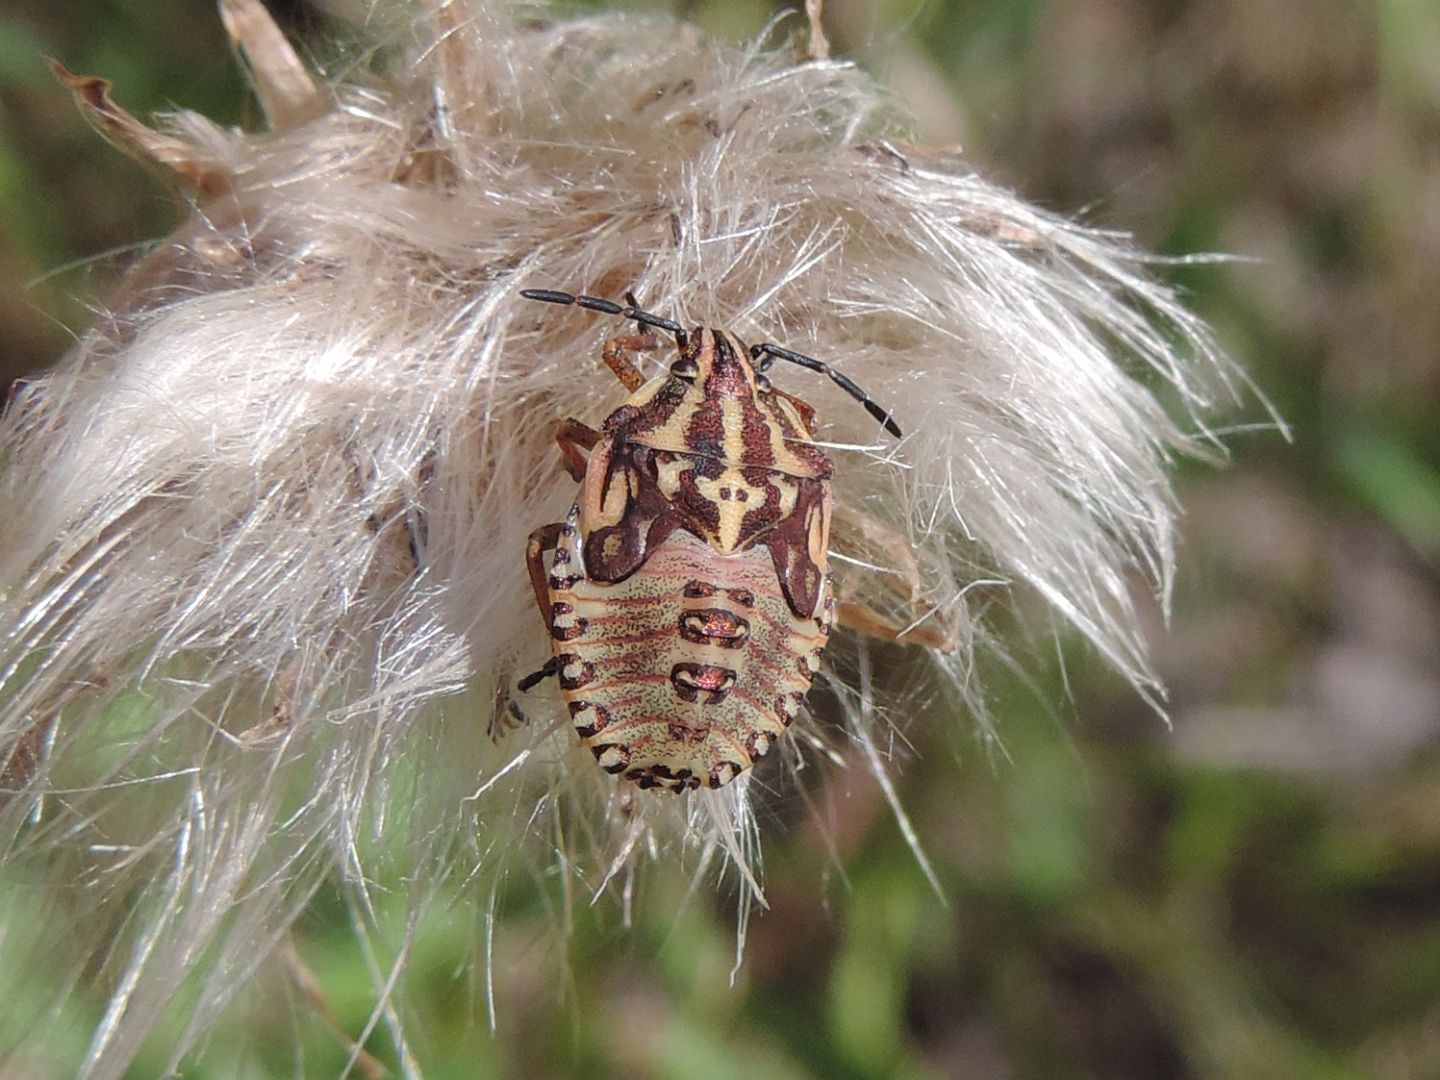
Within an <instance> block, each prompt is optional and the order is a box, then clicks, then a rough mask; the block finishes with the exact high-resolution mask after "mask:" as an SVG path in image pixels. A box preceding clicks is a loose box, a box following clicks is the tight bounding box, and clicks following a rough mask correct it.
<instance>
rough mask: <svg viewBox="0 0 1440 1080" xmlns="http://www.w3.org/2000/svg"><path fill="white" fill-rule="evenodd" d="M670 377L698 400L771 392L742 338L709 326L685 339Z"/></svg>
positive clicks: (699, 329)
mask: <svg viewBox="0 0 1440 1080" xmlns="http://www.w3.org/2000/svg"><path fill="white" fill-rule="evenodd" d="M670 375H671V376H672V377H673V378H676V379H680V380H683V381H684V382H686V383H688V384H690V385H691V386H693V387H694V388H695V391H694V392H695V394H696V395H697V396H699V397H754V396H756V395H757V394H768V393H769V392H770V390H771V386H770V380H769V379H768V378H766V377H765V376H764V375H762V374H760V372H759V371H757V370H756V365H755V362H754V361H753V360H752V359H751V358H750V351H749V350H748V349H747V348H746V347H745V346H744V345H743V344H741V342H740V339H739V338H737V337H736V336H735V335H734V334H732V333H729V332H728V331H725V330H712V329H710V328H709V327H706V326H697V327H696V328H695V329H694V330H692V331H691V332H690V333H689V334H687V335H686V337H685V341H684V342H683V344H680V355H679V356H678V357H676V359H675V362H674V363H672V364H671V365H670Z"/></svg>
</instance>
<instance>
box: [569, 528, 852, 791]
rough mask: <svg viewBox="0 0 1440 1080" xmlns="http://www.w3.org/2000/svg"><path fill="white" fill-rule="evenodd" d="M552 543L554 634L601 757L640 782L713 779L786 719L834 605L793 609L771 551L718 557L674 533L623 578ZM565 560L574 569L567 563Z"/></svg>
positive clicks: (794, 709)
mask: <svg viewBox="0 0 1440 1080" xmlns="http://www.w3.org/2000/svg"><path fill="white" fill-rule="evenodd" d="M567 533H568V535H567V536H564V537H562V539H561V542H560V545H559V547H558V548H557V549H556V563H555V564H554V571H553V572H552V578H551V589H550V600H551V604H552V609H553V618H552V625H551V635H552V637H553V638H554V646H555V654H556V656H557V657H558V659H559V661H560V672H559V675H560V687H561V691H562V692H563V694H564V695H565V700H566V702H567V703H568V704H569V708H570V715H571V717H572V719H573V721H574V723H575V727H576V730H577V731H578V733H579V734H580V736H581V738H582V739H583V740H584V742H585V744H586V745H587V746H589V747H590V748H591V750H592V751H593V753H594V754H595V758H596V760H597V761H598V762H599V763H600V765H601V767H603V768H604V769H606V770H607V771H609V772H612V773H618V774H620V775H623V776H624V777H625V778H626V779H628V780H632V781H634V782H635V783H637V784H638V785H640V786H641V787H644V788H649V787H663V788H670V789H673V790H676V791H680V790H686V789H690V788H696V787H700V786H701V785H705V786H708V787H720V786H722V785H724V784H727V783H729V782H730V781H731V780H733V779H734V778H735V777H736V776H738V775H739V774H740V773H741V772H743V771H745V770H746V769H748V768H749V767H750V766H751V765H753V764H754V763H755V762H756V761H757V760H759V759H760V758H761V757H762V756H764V754H765V753H766V752H767V751H768V750H769V749H770V747H771V746H772V745H774V742H775V740H776V739H778V738H779V737H780V736H781V735H782V734H783V733H784V731H785V729H786V727H788V726H789V724H790V722H791V721H792V720H794V718H795V716H796V715H797V714H798V712H799V710H800V705H801V703H802V702H803V701H804V698H805V693H806V691H807V690H808V689H809V688H810V680H811V679H812V677H813V676H814V673H815V671H816V670H817V669H818V668H819V666H820V654H821V651H822V650H823V649H824V646H825V641H826V637H827V636H828V634H829V632H830V623H831V619H832V616H833V603H832V602H831V600H830V596H829V586H828V582H827V583H826V585H825V586H824V588H823V589H822V593H821V597H820V602H819V603H818V604H817V608H816V612H815V614H814V615H813V616H809V617H800V616H797V615H796V614H795V613H794V612H793V611H792V610H791V609H790V606H789V604H788V603H787V602H786V599H785V596H784V593H783V592H782V591H781V588H780V585H779V583H778V582H777V579H776V573H775V564H774V561H773V559H772V557H771V554H770V552H769V550H768V549H767V548H766V547H764V546H763V545H757V546H755V547H752V548H748V549H746V550H743V551H740V552H736V553H734V554H730V555H719V554H717V553H716V552H715V550H714V549H713V548H712V547H711V546H710V545H708V544H706V543H705V542H704V541H703V540H701V539H699V538H698V537H696V536H694V535H692V534H691V533H689V532H686V531H684V530H680V531H676V532H673V533H671V534H670V535H669V537H668V538H667V539H666V540H665V541H664V542H663V543H662V544H661V545H660V546H659V547H657V548H656V549H654V550H652V551H650V552H649V553H648V555H647V557H646V559H645V562H644V564H643V565H642V566H641V567H640V568H639V569H638V570H636V571H635V572H634V573H633V574H632V575H630V576H629V577H627V578H626V579H625V580H623V581H619V582H614V583H605V582H596V581H591V580H589V579H588V578H586V577H585V576H584V575H583V573H582V574H579V575H576V574H574V572H573V571H574V570H578V569H579V568H580V567H579V565H578V564H579V563H580V561H581V560H580V553H579V551H578V544H577V537H576V534H575V533H574V532H573V531H572V530H567ZM567 567H568V568H569V570H570V572H569V573H566V572H565V571H566V569H567Z"/></svg>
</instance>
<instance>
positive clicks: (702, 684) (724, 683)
mask: <svg viewBox="0 0 1440 1080" xmlns="http://www.w3.org/2000/svg"><path fill="white" fill-rule="evenodd" d="M736 678H737V676H736V673H735V670H734V669H733V668H727V667H721V666H720V665H718V664H696V663H688V662H687V663H681V664H676V665H675V666H674V667H672V668H671V669H670V681H671V683H673V684H674V686H675V693H677V694H678V695H680V700H681V701H685V702H690V703H694V702H699V703H700V704H702V705H719V704H720V703H721V702H722V701H724V700H725V698H726V696H727V695H728V694H729V693H730V689H731V687H733V686H734V685H735V680H736ZM701 694H704V695H706V696H705V697H704V698H703V699H702V698H701V696H700V695H701Z"/></svg>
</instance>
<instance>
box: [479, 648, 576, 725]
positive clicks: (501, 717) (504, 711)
mask: <svg viewBox="0 0 1440 1080" xmlns="http://www.w3.org/2000/svg"><path fill="white" fill-rule="evenodd" d="M559 673H560V660H559V659H558V658H557V657H554V656H552V657H551V658H550V659H549V660H546V661H545V663H544V664H543V665H541V667H540V669H539V670H538V671H532V672H531V673H530V674H529V675H526V676H525V677H524V678H523V679H521V680H520V681H519V682H518V683H516V684H515V691H516V692H517V693H521V694H523V693H526V692H527V691H530V690H533V689H535V687H537V686H539V685H540V683H542V682H544V681H545V680H546V679H548V678H551V677H552V676H554V675H558V674H559ZM503 687H504V684H503V683H502V684H501V688H500V689H497V690H496V692H495V708H494V711H492V712H491V714H490V723H489V725H488V726H487V728H486V734H487V735H489V736H490V738H492V739H499V738H500V737H501V736H502V735H505V734H508V733H509V732H511V731H513V730H515V729H516V728H517V727H520V726H521V725H522V724H528V723H529V722H530V719H529V717H527V716H526V715H525V713H524V712H523V711H521V709H520V706H519V705H518V704H516V702H515V699H514V698H513V697H511V696H510V694H509V693H508V692H506V691H505V690H504V688H503Z"/></svg>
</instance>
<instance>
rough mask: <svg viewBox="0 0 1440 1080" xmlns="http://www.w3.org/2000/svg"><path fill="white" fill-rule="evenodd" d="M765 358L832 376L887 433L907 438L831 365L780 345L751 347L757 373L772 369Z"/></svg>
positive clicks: (887, 416) (767, 344) (895, 424)
mask: <svg viewBox="0 0 1440 1080" xmlns="http://www.w3.org/2000/svg"><path fill="white" fill-rule="evenodd" d="M763 357H774V358H775V359H776V360H788V361H790V363H792V364H799V365H800V366H801V367H803V368H809V369H810V370H811V371H818V372H820V373H821V374H822V375H828V376H830V381H831V382H833V383H834V384H835V385H836V386H838V387H840V389H841V390H844V391H845V392H846V393H847V394H849V395H850V396H851V397H853V398H854V399H855V400H856V401H858V402H860V404H861V405H864V406H865V411H866V412H868V413H869V414H870V415H871V416H873V417H874V418H875V419H876V420H878V421H880V424H881V426H882V427H884V428H885V430H886V431H888V432H889V433H890V434H891V435H894V436H895V437H896V438H897V439H903V438H904V437H905V436H904V435H903V434H902V433H901V431H900V425H899V424H897V423H895V420H894V418H892V417H891V415H890V414H889V413H888V412H886V411H885V410H884V409H882V408H881V407H880V406H879V405H877V404H876V403H875V402H874V401H873V400H872V399H871V397H870V395H869V394H867V393H865V391H864V390H862V389H861V388H860V386H859V385H858V384H857V383H856V382H855V381H854V380H852V379H851V378H850V376H848V375H846V374H845V373H844V372H842V371H836V370H835V369H834V368H832V367H831V366H830V365H829V364H826V363H823V362H821V361H819V360H816V359H815V358H814V357H813V356H806V355H805V354H804V353H798V352H794V351H793V350H790V349H785V348H782V347H781V346H779V345H771V344H770V343H769V342H765V343H764V344H762V345H751V346H750V358H751V359H752V360H754V361H756V365H755V370H756V371H762V372H763V371H765V370H766V369H767V368H769V367H770V361H769V360H768V359H762V358H763Z"/></svg>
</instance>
